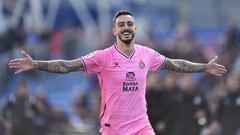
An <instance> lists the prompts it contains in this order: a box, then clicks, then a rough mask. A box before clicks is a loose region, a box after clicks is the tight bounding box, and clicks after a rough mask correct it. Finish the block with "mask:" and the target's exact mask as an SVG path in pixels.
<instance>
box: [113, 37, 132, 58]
mask: <svg viewBox="0 0 240 135" xmlns="http://www.w3.org/2000/svg"><path fill="white" fill-rule="evenodd" d="M116 45H117V48H118V49H119V50H120V51H121V52H123V53H124V54H125V55H127V56H129V57H130V56H131V55H132V53H133V52H134V41H132V42H131V43H130V44H125V43H123V42H122V41H120V40H118V41H117V42H116Z"/></svg>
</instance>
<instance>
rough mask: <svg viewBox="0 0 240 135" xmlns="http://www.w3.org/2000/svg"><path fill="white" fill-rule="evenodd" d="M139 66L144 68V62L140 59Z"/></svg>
mask: <svg viewBox="0 0 240 135" xmlns="http://www.w3.org/2000/svg"><path fill="white" fill-rule="evenodd" d="M139 67H140V68H141V69H144V68H145V63H144V62H143V61H142V60H140V62H139Z"/></svg>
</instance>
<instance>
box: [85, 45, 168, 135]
mask: <svg viewBox="0 0 240 135" xmlns="http://www.w3.org/2000/svg"><path fill="white" fill-rule="evenodd" d="M81 60H82V62H83V63H84V71H85V73H97V75H98V80H99V84H100V88H101V95H102V101H101V111H100V112H101V114H100V122H101V129H100V132H102V133H104V134H106V135H131V134H134V133H136V132H138V131H139V130H141V129H143V128H144V127H148V126H150V123H149V120H148V116H147V107H146V100H145V91H146V79H147V73H148V71H153V72H156V71H158V70H160V69H161V67H162V66H163V65H164V63H165V61H166V58H165V57H164V56H163V55H160V54H159V53H158V52H156V51H154V50H152V49H150V48H147V47H144V46H141V45H137V44H135V45H134V52H133V54H132V55H131V56H130V57H128V56H126V55H125V54H124V53H122V52H121V51H120V50H119V49H118V48H117V46H116V45H113V46H111V47H109V48H106V49H104V50H99V51H95V52H93V53H90V54H89V55H86V56H84V57H81Z"/></svg>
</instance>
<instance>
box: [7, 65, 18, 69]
mask: <svg viewBox="0 0 240 135" xmlns="http://www.w3.org/2000/svg"><path fill="white" fill-rule="evenodd" d="M9 68H12V69H19V68H20V67H19V66H18V65H13V66H12V65H11V66H9Z"/></svg>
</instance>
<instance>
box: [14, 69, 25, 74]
mask: <svg viewBox="0 0 240 135" xmlns="http://www.w3.org/2000/svg"><path fill="white" fill-rule="evenodd" d="M21 72H23V70H22V69H19V70H18V71H16V72H14V73H15V74H18V73H21Z"/></svg>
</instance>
